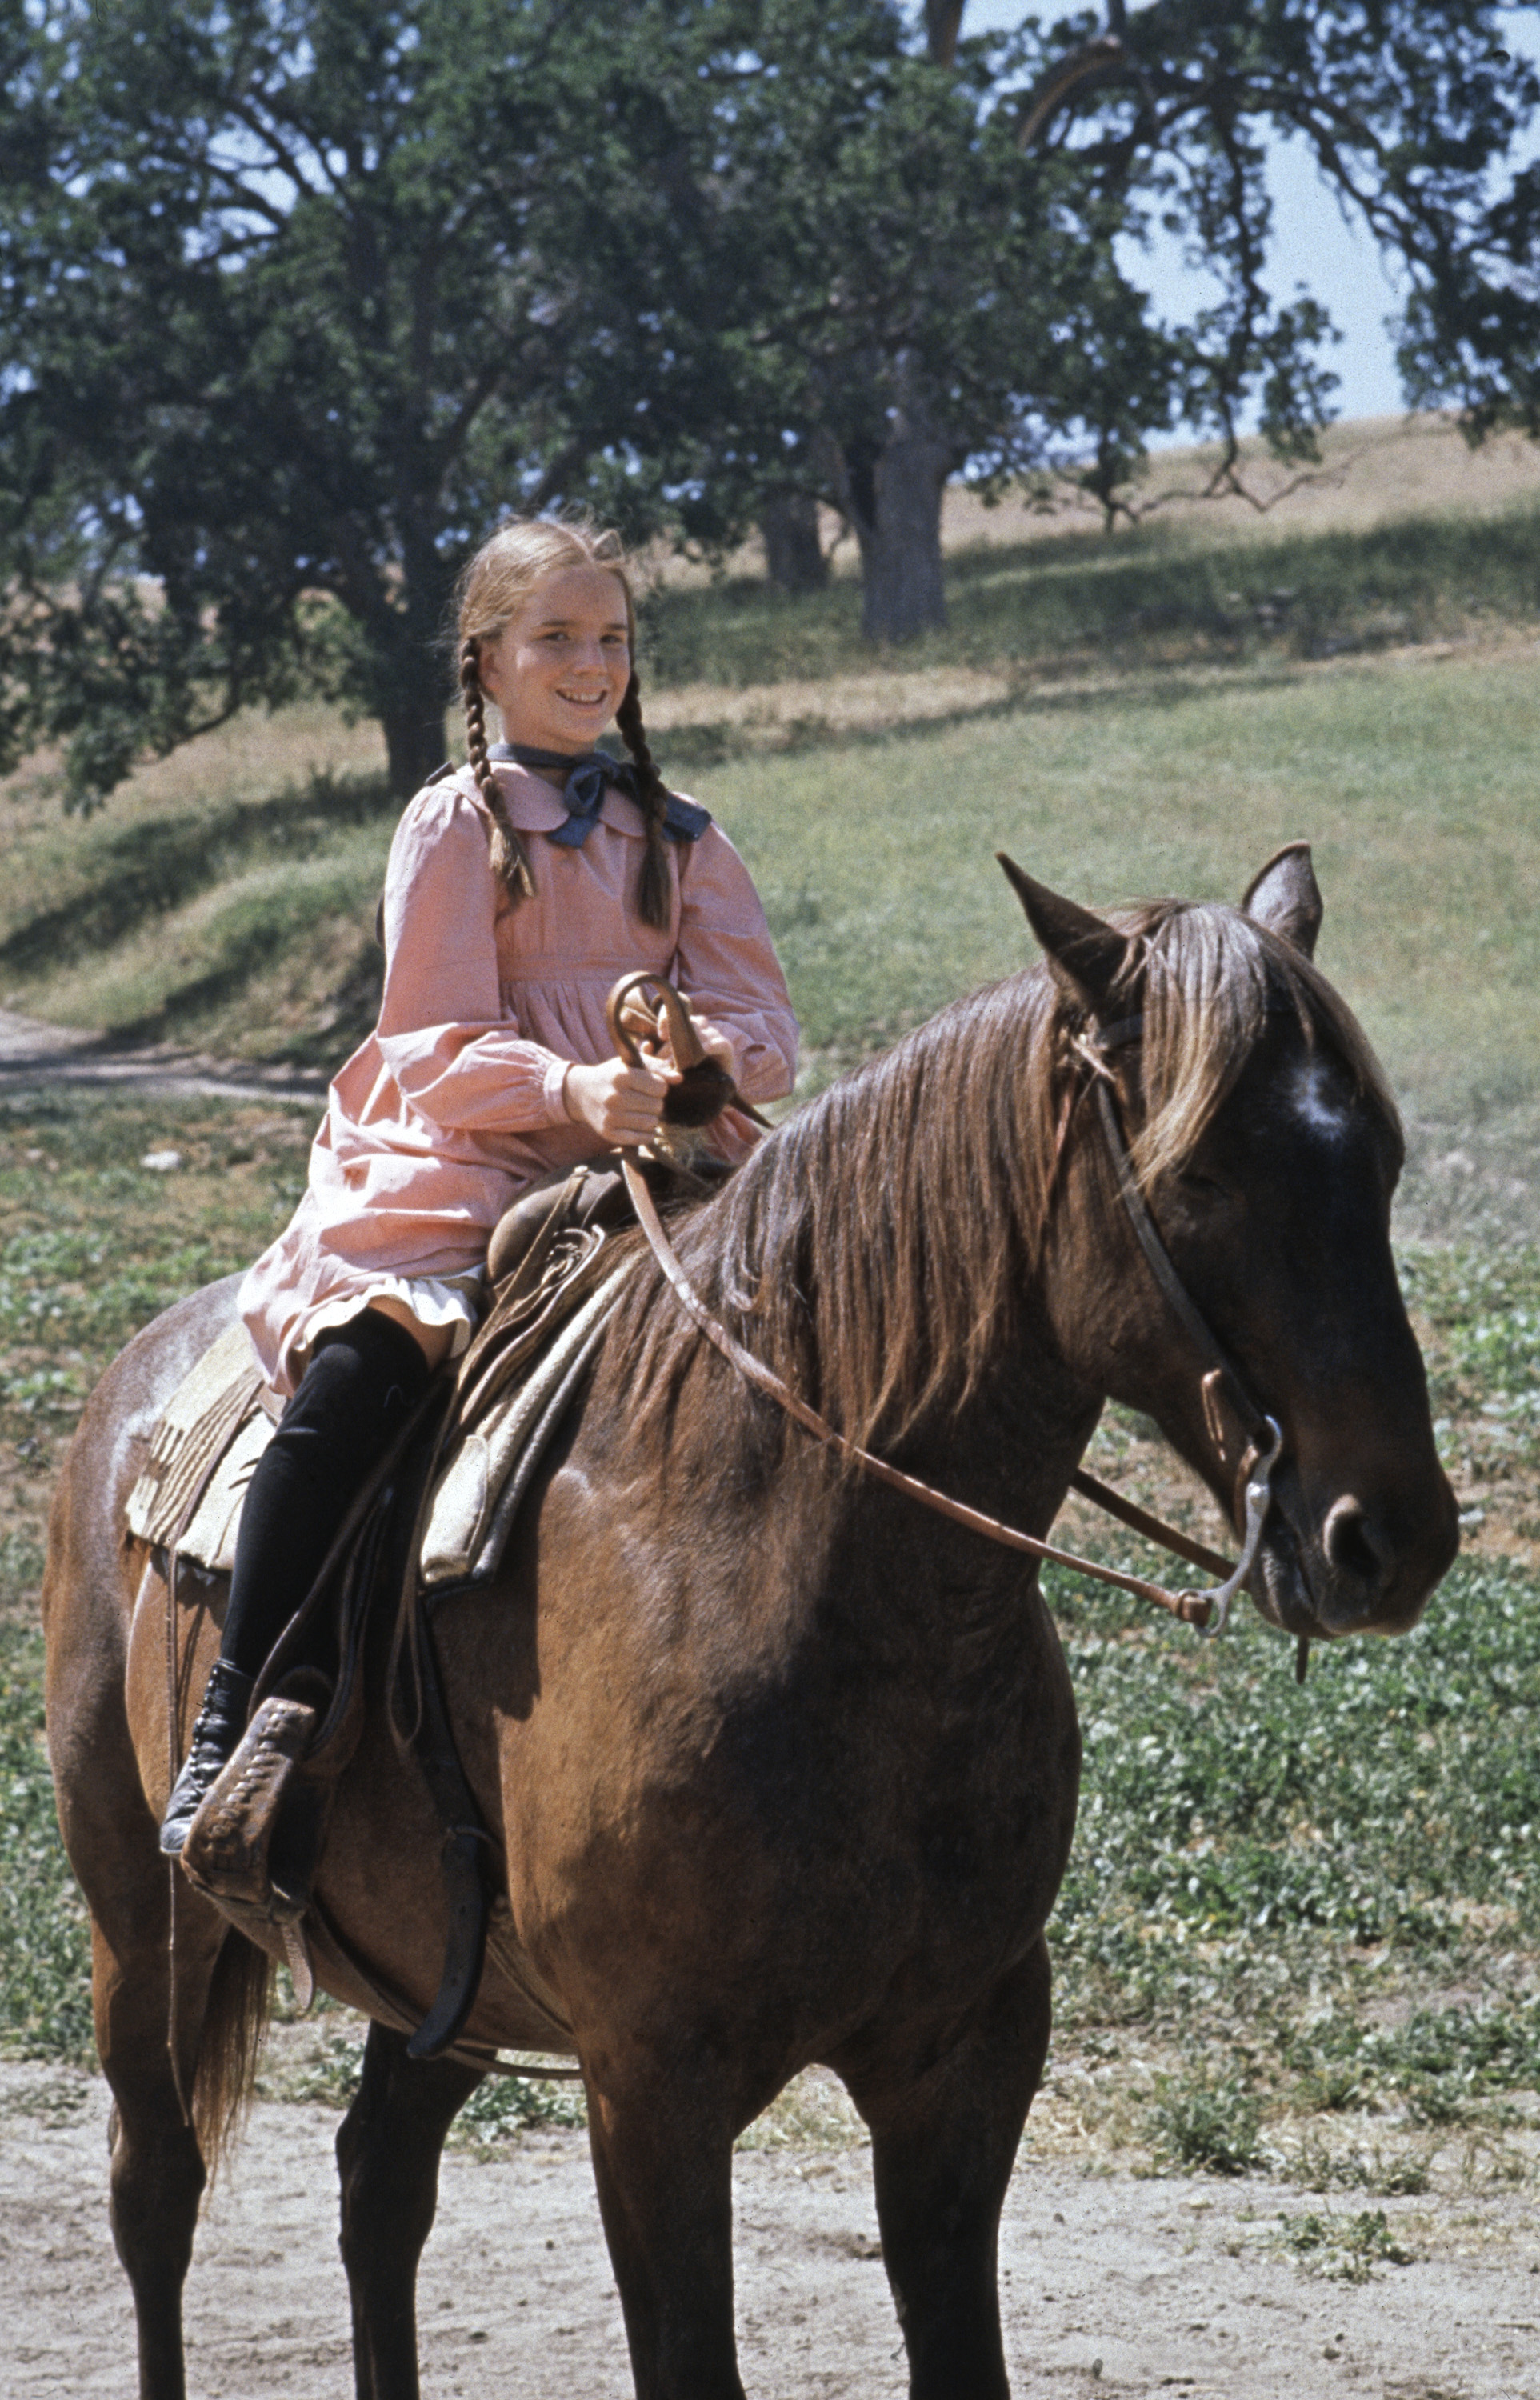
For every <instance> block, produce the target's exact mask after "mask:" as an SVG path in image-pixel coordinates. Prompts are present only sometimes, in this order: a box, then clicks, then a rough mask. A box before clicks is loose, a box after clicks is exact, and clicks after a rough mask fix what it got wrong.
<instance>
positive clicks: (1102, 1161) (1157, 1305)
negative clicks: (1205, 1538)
mask: <svg viewBox="0 0 1540 2400" xmlns="http://www.w3.org/2000/svg"><path fill="white" fill-rule="evenodd" d="M1001 863H1002V866H1004V868H1005V870H1006V873H1007V874H1008V876H1009V877H1010V880H1011V881H1012V883H1013V884H1014V885H1015V890H1016V892H1017V894H1018V896H1019V897H1020V899H1021V902H1022V906H1023V907H1024V908H1025V910H1026V912H1027V917H1028V920H1029V923H1030V925H1031V928H1032V931H1033V933H1034V934H1036V936H1037V938H1038V940H1039V942H1040V943H1041V944H1042V946H1043V950H1044V951H1045V953H1046V955H1047V958H1048V961H1049V964H1050V967H1051V970H1052V973H1053V975H1054V978H1055V981H1056V986H1057V990H1058V999H1057V1007H1056V1020H1055V1021H1056V1034H1057V1039H1058V1040H1059V1043H1060V1044H1061V1052H1062V1063H1063V1072H1064V1074H1065V1076H1066V1077H1068V1078H1070V1081H1069V1082H1067V1083H1066V1084H1065V1090H1066V1096H1067V1097H1066V1110H1067V1113H1066V1118H1065V1122H1066V1125H1072V1129H1073V1137H1074V1138H1073V1139H1072V1140H1071V1141H1070V1143H1069V1145H1068V1151H1067V1155H1066V1158H1065V1163H1064V1164H1065V1180H1064V1197H1063V1201H1062V1203H1061V1205H1060V1207H1058V1209H1057V1210H1056V1248H1057V1253H1058V1255H1059V1257H1060V1259H1061V1261H1065V1262H1066V1263H1068V1264H1070V1266H1071V1267H1072V1269H1073V1270H1074V1272H1072V1273H1071V1274H1070V1275H1069V1277H1068V1278H1067V1279H1066V1278H1065V1277H1064V1276H1062V1275H1061V1276H1059V1277H1058V1278H1057V1282H1058V1284H1059V1286H1060V1287H1063V1286H1064V1284H1065V1283H1066V1280H1068V1283H1069V1285H1070V1288H1073V1289H1080V1290H1082V1291H1088V1292H1089V1293H1090V1294H1091V1295H1092V1296H1091V1297H1090V1299H1089V1300H1083V1301H1082V1302H1081V1303H1080V1304H1079V1305H1078V1306H1077V1307H1075V1308H1073V1309H1071V1310H1070V1311H1069V1312H1068V1313H1067V1316H1066V1320H1065V1331H1066V1333H1067V1335H1068V1344H1067V1346H1069V1347H1070V1348H1071V1350H1073V1351H1078V1353H1079V1356H1078V1357H1076V1359H1075V1363H1076V1365H1077V1366H1078V1367H1079V1368H1080V1369H1081V1370H1082V1371H1084V1372H1086V1373H1088V1375H1089V1376H1090V1377H1091V1378H1092V1379H1093V1380H1095V1381H1096V1382H1097V1383H1098V1384H1099V1385H1100V1386H1101V1387H1102V1388H1104V1389H1106V1390H1107V1391H1108V1392H1109V1393H1110V1394H1111V1397H1112V1398H1115V1399H1118V1400H1121V1401H1124V1403H1126V1404H1127V1405H1130V1406H1132V1407H1134V1408H1137V1409H1139V1410H1141V1411H1145V1412H1146V1413H1148V1414H1150V1415H1151V1416H1152V1417H1153V1418H1154V1419H1155V1421H1156V1422H1157V1423H1158V1424H1159V1425H1160V1426H1161V1428H1162V1430H1163V1432H1164V1433H1165V1435H1166V1437H1167V1439H1169V1440H1170V1441H1171V1442H1172V1443H1173V1445H1174V1446H1175V1448H1176V1449H1177V1450H1178V1451H1179V1452H1180V1453H1181V1455H1182V1456H1183V1457H1184V1458H1185V1459H1186V1460H1187V1461H1188V1463H1189V1464H1190V1465H1191V1466H1192V1467H1194V1468H1195V1469H1196V1471H1197V1472H1198V1473H1199V1474H1200V1475H1201V1476H1202V1477H1203V1479H1204V1480H1205V1481H1206V1483H1207V1485H1208V1486H1209V1488H1210V1490H1211V1491H1212V1492H1213V1493H1215V1496H1216V1497H1217V1498H1218V1499H1219V1501H1220V1505H1221V1506H1222V1507H1224V1509H1225V1510H1226V1513H1227V1514H1228V1515H1229V1516H1230V1518H1231V1520H1232V1521H1233V1523H1235V1524H1236V1527H1237V1530H1239V1522H1240V1507H1241V1492H1242V1489H1243V1487H1244V1471H1239V1472H1238V1471H1237V1470H1238V1466H1239V1464H1240V1462H1239V1460H1238V1455H1237V1453H1238V1452H1239V1451H1240V1447H1241V1445H1240V1444H1239V1442H1238V1441H1237V1439H1236V1438H1235V1436H1234V1433H1233V1427H1230V1426H1227V1425H1226V1423H1225V1413H1226V1411H1225V1407H1224V1404H1223V1399H1222V1393H1223V1388H1224V1386H1225V1384H1226V1375H1225V1373H1224V1372H1221V1371H1218V1370H1215V1371H1208V1372H1206V1371H1205V1370H1206V1367H1207V1364H1208V1361H1207V1358H1206V1357H1205V1356H1204V1355H1203V1352H1202V1343H1201V1339H1200V1337H1201V1334H1202V1332H1203V1331H1204V1330H1205V1329H1211V1330H1212V1336H1213V1343H1214V1351H1213V1353H1211V1355H1220V1356H1221V1357H1223V1359H1224V1360H1225V1362H1226V1368H1227V1370H1228V1373H1229V1379H1230V1381H1231V1382H1232V1383H1233V1385H1234V1386H1235V1387H1236V1388H1237V1390H1238V1391H1239V1392H1240V1393H1242V1394H1245V1395H1249V1396H1250V1398H1251V1400H1252V1402H1253V1404H1254V1405H1253V1411H1252V1413H1253V1416H1256V1415H1257V1414H1258V1413H1260V1412H1265V1415H1266V1416H1267V1417H1271V1418H1273V1419H1274V1420H1275V1421H1276V1424H1277V1425H1278V1427H1280V1428H1281V1430H1282V1436H1283V1442H1282V1452H1281V1455H1280V1457H1279V1460H1278V1464H1277V1466H1276V1469H1275V1471H1274V1476H1273V1479H1272V1493H1273V1498H1272V1505H1271V1507H1270V1508H1269V1510H1268V1513H1267V1517H1266V1520H1265V1522H1264V1525H1263V1529H1262V1536H1261V1547H1260V1549H1259V1551H1258V1555H1257V1560H1256V1563H1255V1565H1254V1567H1253V1569H1252V1571H1251V1575H1250V1577H1249V1589H1250V1590H1251V1594H1252V1597H1253V1599H1254V1601H1255V1602H1256V1604H1257V1606H1258V1608H1259V1610H1260V1611H1261V1615H1262V1616H1264V1617H1266V1618H1267V1619H1268V1621H1269V1622H1270V1623H1272V1624H1274V1625H1277V1626H1280V1627H1282V1628H1283V1629H1284V1630H1287V1631H1288V1632H1290V1633H1293V1634H1297V1635H1304V1636H1307V1637H1309V1638H1310V1639H1313V1640H1319V1639H1323V1638H1329V1637H1331V1636H1334V1635H1340V1634H1347V1633H1371V1632H1372V1633H1395V1632H1403V1631H1405V1630H1407V1629H1408V1628H1409V1627H1411V1625H1412V1624H1414V1623H1415V1621H1416V1619H1417V1617H1418V1616H1419V1615H1420V1614H1421V1612H1422V1609H1423V1607H1424V1604H1425V1602H1426V1601H1427V1598H1428V1596H1429V1594H1430V1593H1431V1592H1432V1590H1433V1589H1434V1587H1435V1586H1436V1585H1437V1584H1438V1580H1439V1578H1440V1577H1441V1576H1442V1575H1443V1574H1444V1573H1445V1571H1446V1569H1447V1568H1448V1567H1449V1565H1450V1563H1451V1560H1452V1559H1453V1557H1454V1554H1455V1550H1456V1548H1457V1547H1458V1539H1459V1534H1458V1512H1457V1508H1456V1504H1455V1500H1454V1495H1453V1493H1452V1492H1451V1489H1450V1485H1449V1481H1448V1479H1447V1478H1446V1476H1445V1475H1444V1472H1443V1469H1442V1467H1441V1466H1439V1463H1438V1452H1437V1449H1436V1447H1435V1443H1434V1437H1433V1428H1432V1424H1431V1420H1430V1416H1429V1411H1428V1401H1427V1385H1426V1379H1425V1376H1424V1369H1423V1361H1422V1357H1421V1354H1420V1353H1419V1351H1418V1347H1417V1343H1416V1340H1415V1337H1414V1336H1413V1333H1412V1330H1411V1326H1410V1324H1409V1323H1408V1321H1407V1315H1406V1309H1405V1306H1404V1303H1403V1302H1402V1299H1401V1293H1400V1289H1399V1287H1398V1285H1397V1277H1396V1269H1395V1262H1394V1260H1393V1258H1392V1254H1391V1247H1390V1207H1391V1197H1392V1194H1393V1193H1394V1190H1395V1187H1396V1182H1397V1177H1398V1175H1399V1172H1400V1168H1401V1164H1402V1155H1403V1149H1402V1140H1401V1133H1400V1126H1399V1122H1398V1119H1397V1112H1396V1108H1395V1103H1394V1101H1393V1100H1392V1098H1391V1097H1390V1093H1389V1090H1388V1087H1387V1085H1386V1084H1385V1081H1384V1077H1383V1073H1382V1071H1381V1070H1380V1068H1379V1066H1378V1064H1377V1062H1376V1061H1375V1059H1374V1057H1373V1054H1372V1052H1371V1050H1370V1046H1369V1043H1368V1042H1367V1040H1366V1038H1365V1036H1364V1034H1363V1032H1362V1030H1361V1029H1360V1028H1359V1027H1358V1025H1357V1024H1356V1020H1355V1019H1354V1017H1353V1016H1352V1014H1351V1012H1350V1011H1349V1010H1348V1008H1347V1007H1346V1005H1345V1003H1344V1002H1342V999H1341V998H1340V996H1339V995H1338V994H1337V993H1336V992H1335V991H1334V990H1333V989H1332V988H1331V987H1330V985H1329V983H1328V982H1327V981H1326V979H1325V977H1324V976H1323V975H1321V973H1320V971H1319V969H1318V968H1316V967H1315V963H1314V951H1315V938H1316V935H1317V934H1318V932H1319V929H1320V924H1321V917H1322V903H1321V896H1320V893H1319V890H1318V889H1317V886H1316V882H1315V875H1314V873H1313V871H1312V867H1311V862H1310V853H1309V850H1308V848H1307V847H1306V845H1305V844H1304V843H1302V842H1296V843H1291V844H1290V845H1289V846H1288V848H1287V849H1285V850H1283V851H1280V852H1278V853H1277V855H1276V856H1275V857H1274V858H1273V859H1271V860H1270V861H1269V862H1268V864H1267V865H1266V866H1264V867H1262V869H1261V871H1260V873H1259V874H1258V875H1256V876H1255V877H1254V878H1253V879H1252V881H1251V883H1250V884H1249V886H1248V887H1247V892H1246V894H1245V896H1244V898H1243V900H1242V901H1241V904H1240V906H1239V907H1238V908H1230V907H1217V906H1210V905H1197V906H1186V905H1183V904H1180V903H1177V902H1157V903H1153V904H1151V905H1149V906H1147V907H1143V908H1141V909H1138V910H1131V911H1126V912H1124V911H1119V912H1117V913H1115V914H1113V915H1111V916H1110V917H1105V918H1104V917H1099V916H1097V915H1094V914H1093V913H1092V912H1091V911H1089V910H1087V909H1084V908H1081V907H1077V906H1076V905H1075V903H1073V902H1072V901H1070V900H1066V899H1064V898H1063V897H1061V896H1060V895H1059V894H1058V893H1053V892H1050V891H1048V890H1047V889H1046V887H1044V886H1043V885H1042V884H1039V883H1036V882H1034V881H1033V880H1032V879H1031V878H1030V877H1029V876H1027V875H1025V874H1023V873H1022V871H1021V870H1020V869H1019V868H1018V867H1016V866H1014V864H1013V863H1012V862H1011V861H1009V860H1007V859H1005V858H1003V857H1002V862H1001ZM1098 1082H1099V1083H1101V1084H1103V1085H1104V1086H1105V1088H1106V1091H1107V1094H1108V1098H1109V1099H1110V1101H1111V1109H1109V1108H1108V1107H1107V1106H1106V1105H1105V1104H1104V1105H1103V1108H1102V1111H1101V1116H1102V1120H1103V1122H1102V1124H1101V1125H1098V1119H1097V1112H1096V1111H1094V1110H1090V1109H1086V1108H1084V1107H1083V1106H1082V1105H1081V1103H1082V1102H1083V1099H1084V1098H1085V1097H1086V1095H1087V1094H1088V1092H1089V1091H1090V1090H1091V1089H1092V1088H1094V1086H1095V1084H1097V1083H1098ZM1070 1095H1072V1096H1073V1097H1072V1098H1071V1097H1070ZM1120 1137H1121V1138H1122V1139H1125V1141H1126V1160H1127V1166H1126V1167H1125V1169H1124V1181H1125V1183H1127V1184H1132V1185H1133V1186H1135V1187H1137V1192H1138V1199H1137V1200H1134V1201H1132V1203H1131V1206H1132V1207H1133V1209H1134V1211H1135V1213H1136V1214H1137V1213H1138V1206H1139V1202H1140V1201H1142V1204H1143V1208H1144V1210H1145V1211H1147V1212H1148V1215H1147V1222H1151V1223H1152V1226H1153V1228H1154V1229H1155V1230H1156V1233H1157V1236H1158V1246H1159V1247H1161V1248H1164V1250H1165V1254H1166V1257H1167V1258H1168V1260H1169V1261H1170V1265H1171V1267H1172V1268H1173V1269H1174V1270H1175V1275H1176V1278H1177V1279H1178V1281H1179V1285H1180V1287H1181V1290H1182V1291H1183V1292H1184V1293H1185V1294H1186V1295H1187V1296H1188V1297H1189V1299H1190V1300H1191V1302H1192V1305H1193V1308H1194V1310H1195V1312H1196V1317H1197V1319H1201V1320H1202V1322H1201V1324H1198V1323H1195V1322H1194V1321H1193V1320H1192V1319H1191V1318H1190V1319H1187V1320H1185V1321H1184V1319H1183V1317H1182V1316H1181V1314H1180V1310H1179V1295H1178V1294H1177V1293H1176V1292H1175V1291H1172V1290H1170V1289H1163V1288H1162V1283H1161V1280H1160V1276H1159V1273H1158V1267H1159V1261H1158V1259H1157V1260H1156V1261H1155V1262H1154V1265H1153V1266H1152V1260H1151V1255H1150V1251H1149V1246H1148V1244H1146V1255H1145V1256H1143V1257H1141V1256H1140V1250H1139V1247H1138V1244H1137V1243H1136V1242H1135V1241H1134V1240H1133V1239H1132V1238H1130V1227H1129V1224H1128V1222H1127V1221H1126V1220H1124V1221H1123V1222H1121V1223H1119V1222H1118V1221H1117V1220H1118V1218H1119V1215H1120V1211H1119V1208H1118V1200H1119V1197H1120V1194H1119V1191H1118V1181H1117V1174H1116V1163H1115V1158H1114V1157H1113V1156H1112V1155H1111V1154H1110V1147H1109V1146H1110V1144H1111V1146H1112V1148H1113V1149H1114V1150H1115V1149H1119V1148H1121V1146H1122V1140H1121V1139H1120ZM1122 1196H1124V1197H1125V1198H1126V1197H1127V1196H1128V1194H1127V1193H1124V1194H1123V1195H1122ZM1109 1240H1112V1241H1115V1242H1117V1243H1118V1244H1119V1245H1120V1255H1122V1256H1124V1258H1125V1260H1126V1267H1125V1271H1124V1272H1123V1273H1122V1274H1120V1275H1115V1276H1109V1275H1107V1274H1106V1266H1105V1261H1106V1246H1107V1243H1108V1241H1109ZM1081 1252H1083V1256H1081V1255H1078V1253H1081ZM1097 1257H1099V1261H1100V1275H1099V1280H1098V1277H1097V1272H1096V1258H1097ZM1242 1405H1244V1400H1243V1402H1242Z"/></svg>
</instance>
